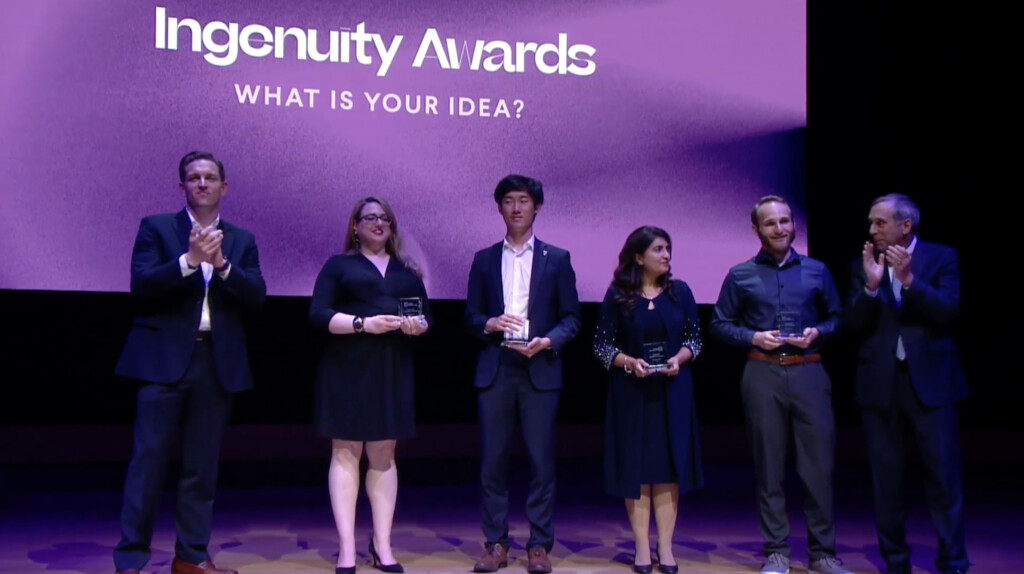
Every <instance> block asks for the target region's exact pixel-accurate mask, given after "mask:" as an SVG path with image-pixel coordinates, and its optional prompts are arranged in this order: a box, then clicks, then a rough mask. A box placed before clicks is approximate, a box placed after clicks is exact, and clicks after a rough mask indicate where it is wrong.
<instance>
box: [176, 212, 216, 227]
mask: <svg viewBox="0 0 1024 574" xmlns="http://www.w3.org/2000/svg"><path fill="white" fill-rule="evenodd" d="M185 213H187V214H188V221H189V223H191V224H192V225H193V227H194V226H195V224H196V216H194V215H192V210H191V209H189V208H187V207H186V208H185ZM213 227H214V228H217V227H220V214H219V213H218V214H217V218H216V219H214V220H213Z"/></svg>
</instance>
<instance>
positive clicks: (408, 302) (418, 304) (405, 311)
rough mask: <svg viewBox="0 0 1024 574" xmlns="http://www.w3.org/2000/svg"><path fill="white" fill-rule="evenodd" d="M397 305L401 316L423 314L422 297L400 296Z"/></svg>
mask: <svg viewBox="0 0 1024 574" xmlns="http://www.w3.org/2000/svg"><path fill="white" fill-rule="evenodd" d="M398 305H399V314H400V315H401V316H402V317H419V316H420V315H422V314H423V299H421V298H419V297H402V298H400V299H399V300H398Z"/></svg>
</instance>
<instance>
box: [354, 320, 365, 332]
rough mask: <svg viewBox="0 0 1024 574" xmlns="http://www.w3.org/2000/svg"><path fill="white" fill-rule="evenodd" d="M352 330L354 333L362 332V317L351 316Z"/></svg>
mask: <svg viewBox="0 0 1024 574" xmlns="http://www.w3.org/2000/svg"><path fill="white" fill-rule="evenodd" d="M352 331H353V332H354V333H362V332H363V318H362V317H353V318H352Z"/></svg>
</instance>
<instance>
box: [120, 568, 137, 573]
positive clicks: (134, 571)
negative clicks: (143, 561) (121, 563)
mask: <svg viewBox="0 0 1024 574" xmlns="http://www.w3.org/2000/svg"><path fill="white" fill-rule="evenodd" d="M114 574H142V571H141V570H136V569H134V568H126V569H124V570H118V571H117V572H114Z"/></svg>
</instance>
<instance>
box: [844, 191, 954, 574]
mask: <svg viewBox="0 0 1024 574" xmlns="http://www.w3.org/2000/svg"><path fill="white" fill-rule="evenodd" d="M868 220H869V222H870V226H871V227H870V234H871V241H868V242H866V243H865V244H864V250H863V254H862V257H861V258H860V259H859V260H858V261H856V262H855V263H854V269H853V271H852V273H851V276H852V277H853V281H852V286H851V289H850V297H849V305H848V309H847V313H846V325H847V327H848V328H849V329H850V330H852V331H853V332H854V333H856V335H857V337H858V338H859V340H860V356H859V364H858V369H857V374H856V399H857V403H858V404H859V405H860V406H861V416H862V425H863V427H864V436H865V442H866V445H867V451H868V457H869V459H870V461H871V473H872V481H873V483H874V490H875V520H876V522H877V528H878V547H879V550H880V551H881V553H882V558H883V559H884V560H885V564H886V573H887V574H909V573H910V546H908V545H907V537H906V529H905V524H904V523H905V515H906V510H905V500H904V496H903V488H904V484H903V483H904V478H905V468H906V460H907V453H906V441H907V439H908V438H909V437H910V436H913V437H914V439H915V442H916V443H917V446H918V449H919V451H920V453H921V460H922V461H923V463H924V470H925V493H926V496H927V500H928V507H929V510H930V511H931V515H932V521H933V522H934V524H935V529H936V532H937V533H938V544H939V549H938V555H937V557H936V559H935V566H936V567H937V568H938V569H939V571H940V572H942V573H943V574H962V573H963V572H966V571H967V568H968V566H969V565H970V562H969V561H968V559H967V550H966V548H965V544H964V526H963V491H962V478H961V472H960V437H959V431H958V422H957V402H958V401H960V400H962V399H964V398H965V397H966V396H967V383H966V382H965V380H964V374H963V370H962V369H961V367H960V360H959V357H958V356H957V351H956V348H955V347H954V345H953V339H952V337H951V336H950V328H951V326H952V323H953V321H954V320H955V319H956V317H957V315H958V314H959V312H960V270H959V266H958V262H957V254H956V251H954V250H953V249H952V248H950V247H946V246H944V245H937V244H934V243H927V242H924V241H921V240H919V239H918V238H917V227H918V224H919V223H920V220H921V216H920V212H919V210H918V208H917V205H915V204H914V202H913V201H912V200H911V199H910V198H909V197H907V196H905V195H899V194H892V195H886V196H882V197H879V198H878V199H876V200H875V201H874V202H873V203H872V204H871V212H870V214H869V215H868Z"/></svg>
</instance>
